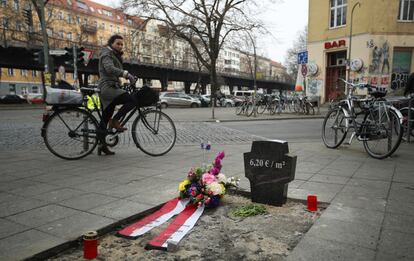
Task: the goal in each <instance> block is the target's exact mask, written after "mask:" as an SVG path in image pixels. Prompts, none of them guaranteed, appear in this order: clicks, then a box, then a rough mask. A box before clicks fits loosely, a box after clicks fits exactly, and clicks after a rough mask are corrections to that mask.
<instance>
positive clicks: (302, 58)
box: [298, 51, 308, 64]
mask: <svg viewBox="0 0 414 261" xmlns="http://www.w3.org/2000/svg"><path fill="white" fill-rule="evenodd" d="M305 63H308V51H304V52H300V53H298V64H305Z"/></svg>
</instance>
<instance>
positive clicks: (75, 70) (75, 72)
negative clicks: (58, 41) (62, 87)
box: [72, 45, 79, 89]
mask: <svg viewBox="0 0 414 261" xmlns="http://www.w3.org/2000/svg"><path fill="white" fill-rule="evenodd" d="M72 48H73V86H74V87H75V88H76V89H79V88H78V87H79V86H78V65H77V58H78V54H77V53H76V51H77V46H76V45H73V47H72Z"/></svg>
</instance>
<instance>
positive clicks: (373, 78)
mask: <svg viewBox="0 0 414 261" xmlns="http://www.w3.org/2000/svg"><path fill="white" fill-rule="evenodd" d="M367 48H368V49H370V50H369V52H370V57H371V58H370V64H369V65H367V66H365V65H364V66H363V67H362V68H361V69H360V70H359V71H353V72H351V75H350V78H351V79H352V81H353V82H354V83H370V84H372V85H376V86H380V87H386V88H388V87H390V85H392V84H391V81H390V61H389V59H390V46H389V43H388V41H387V40H385V41H383V42H380V43H376V42H374V40H373V39H371V40H369V41H367Z"/></svg>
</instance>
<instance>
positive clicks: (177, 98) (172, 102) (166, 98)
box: [160, 92, 201, 108]
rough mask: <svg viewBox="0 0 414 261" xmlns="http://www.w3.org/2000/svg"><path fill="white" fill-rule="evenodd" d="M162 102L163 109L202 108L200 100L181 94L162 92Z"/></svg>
mask: <svg viewBox="0 0 414 261" xmlns="http://www.w3.org/2000/svg"><path fill="white" fill-rule="evenodd" d="M160 102H161V106H162V107H163V108H167V107H169V106H179V107H191V108H197V107H200V106H201V101H200V100H199V99H196V98H193V97H190V96H189V95H187V94H185V93H181V92H162V93H160Z"/></svg>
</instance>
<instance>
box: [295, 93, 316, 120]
mask: <svg viewBox="0 0 414 261" xmlns="http://www.w3.org/2000/svg"><path fill="white" fill-rule="evenodd" d="M293 110H294V111H295V112H296V113H303V114H308V115H315V108H314V106H313V104H312V103H311V102H310V101H309V98H308V97H307V96H303V97H300V96H296V97H294V99H293Z"/></svg>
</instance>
